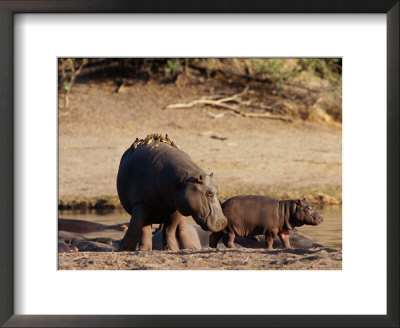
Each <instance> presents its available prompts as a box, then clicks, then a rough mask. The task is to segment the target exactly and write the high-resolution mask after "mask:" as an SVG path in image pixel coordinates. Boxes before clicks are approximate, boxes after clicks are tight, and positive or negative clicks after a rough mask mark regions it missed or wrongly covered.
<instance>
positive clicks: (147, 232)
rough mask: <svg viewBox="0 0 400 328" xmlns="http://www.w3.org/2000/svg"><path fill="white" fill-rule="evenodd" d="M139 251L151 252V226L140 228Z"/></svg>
mask: <svg viewBox="0 0 400 328" xmlns="http://www.w3.org/2000/svg"><path fill="white" fill-rule="evenodd" d="M141 232H142V235H141V238H140V245H139V249H140V250H141V251H151V250H152V247H153V242H152V237H153V234H152V231H151V224H148V225H146V226H143V227H142V231H141Z"/></svg>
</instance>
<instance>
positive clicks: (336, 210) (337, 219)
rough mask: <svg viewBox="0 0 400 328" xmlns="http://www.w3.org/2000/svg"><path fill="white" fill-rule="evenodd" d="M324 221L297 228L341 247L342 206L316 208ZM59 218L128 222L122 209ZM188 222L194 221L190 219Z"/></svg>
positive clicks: (67, 213) (64, 213)
mask: <svg viewBox="0 0 400 328" xmlns="http://www.w3.org/2000/svg"><path fill="white" fill-rule="evenodd" d="M318 213H319V214H320V215H321V216H322V217H323V218H324V222H323V223H321V224H320V225H318V226H315V227H314V226H302V227H299V228H296V229H298V230H299V231H301V232H302V233H304V234H305V235H307V236H309V237H310V238H311V239H313V240H315V241H316V242H318V243H321V244H323V245H325V246H327V247H335V248H341V247H342V207H341V206H335V207H328V208H324V209H320V210H318ZM59 217H60V218H66V219H67V218H68V219H79V220H85V221H92V222H98V223H102V224H117V223H126V222H129V220H130V216H129V215H128V214H127V213H126V212H125V211H124V210H122V209H121V210H109V211H85V212H79V211H59ZM188 221H190V222H189V223H193V224H195V223H194V221H193V220H192V219H190V220H188Z"/></svg>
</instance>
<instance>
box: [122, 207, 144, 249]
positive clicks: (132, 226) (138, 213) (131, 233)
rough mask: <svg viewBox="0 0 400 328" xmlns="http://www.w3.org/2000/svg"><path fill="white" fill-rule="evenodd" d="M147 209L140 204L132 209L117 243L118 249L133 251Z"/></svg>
mask: <svg viewBox="0 0 400 328" xmlns="http://www.w3.org/2000/svg"><path fill="white" fill-rule="evenodd" d="M148 213H149V211H148V210H147V208H146V207H145V206H144V205H142V204H137V205H135V207H134V208H133V210H132V218H131V221H130V222H129V227H128V230H127V231H126V233H125V236H124V238H122V240H121V242H120V243H119V250H120V251H135V250H136V246H137V244H138V242H139V239H140V236H141V233H142V227H143V226H144V223H145V222H146V219H147V216H148Z"/></svg>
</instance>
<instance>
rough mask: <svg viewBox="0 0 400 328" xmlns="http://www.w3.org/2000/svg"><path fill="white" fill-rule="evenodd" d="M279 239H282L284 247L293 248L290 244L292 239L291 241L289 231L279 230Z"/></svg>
mask: <svg viewBox="0 0 400 328" xmlns="http://www.w3.org/2000/svg"><path fill="white" fill-rule="evenodd" d="M278 236H279V239H280V240H281V242H282V244H283V247H285V248H292V246H290V241H289V231H288V230H286V231H279V232H278Z"/></svg>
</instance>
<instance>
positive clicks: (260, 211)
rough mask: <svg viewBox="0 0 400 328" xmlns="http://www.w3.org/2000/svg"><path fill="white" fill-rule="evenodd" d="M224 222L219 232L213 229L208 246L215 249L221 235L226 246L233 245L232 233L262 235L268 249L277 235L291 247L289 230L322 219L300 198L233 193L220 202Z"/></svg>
mask: <svg viewBox="0 0 400 328" xmlns="http://www.w3.org/2000/svg"><path fill="white" fill-rule="evenodd" d="M221 207H222V211H223V213H224V215H225V216H226V218H227V219H228V225H227V227H226V228H225V229H223V230H222V231H220V232H213V233H212V234H211V235H210V238H209V246H210V247H213V248H216V247H217V244H218V241H219V240H220V239H221V237H223V242H224V244H225V246H226V247H229V248H234V247H235V246H234V244H233V242H234V240H235V236H239V237H245V236H254V235H265V246H266V247H267V248H268V249H272V245H273V241H274V239H275V237H276V236H277V235H278V236H279V238H280V240H281V242H282V244H283V246H284V247H285V248H291V246H290V242H289V230H292V229H293V228H295V227H300V226H302V225H304V224H307V225H318V224H320V223H321V222H322V221H323V219H322V217H321V216H320V215H319V214H318V213H317V212H316V211H315V210H314V208H313V207H312V206H311V205H310V204H309V203H308V202H307V201H306V199H305V198H304V199H303V200H300V199H298V200H278V199H275V198H271V197H267V196H252V195H241V196H235V197H232V198H230V199H228V200H227V201H225V202H224V203H223V204H222V205H221Z"/></svg>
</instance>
